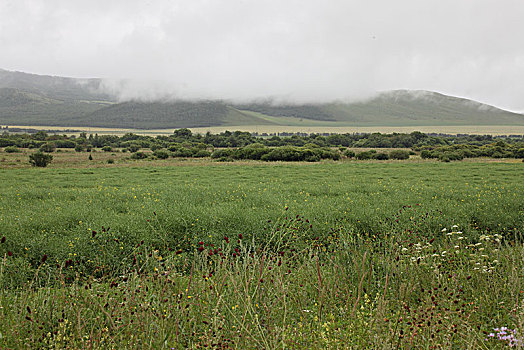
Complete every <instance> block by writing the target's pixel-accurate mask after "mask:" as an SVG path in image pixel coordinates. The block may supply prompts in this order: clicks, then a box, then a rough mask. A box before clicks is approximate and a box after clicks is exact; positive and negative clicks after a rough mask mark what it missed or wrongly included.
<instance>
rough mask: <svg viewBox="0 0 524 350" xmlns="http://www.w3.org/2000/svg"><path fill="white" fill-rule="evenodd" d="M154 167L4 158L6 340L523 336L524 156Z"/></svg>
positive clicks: (87, 342)
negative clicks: (19, 162) (44, 164)
mask: <svg viewBox="0 0 524 350" xmlns="http://www.w3.org/2000/svg"><path fill="white" fill-rule="evenodd" d="M97 154H100V155H104V156H107V157H109V156H110V154H105V153H97ZM54 155H56V154H54ZM95 156H96V155H95ZM95 158H96V157H95ZM100 162H101V163H100V165H102V163H103V161H100ZM133 164H135V165H141V166H133ZM155 164H156V163H154V162H139V163H129V164H126V166H120V167H119V166H113V167H102V168H98V167H88V168H84V167H81V166H80V165H79V166H78V167H67V166H65V164H61V165H60V162H58V163H55V165H54V167H51V168H45V169H35V168H30V169H22V168H16V167H15V168H12V169H10V168H3V169H0V184H2V185H1V188H2V191H1V193H0V236H2V237H5V240H4V239H2V243H1V244H0V253H1V254H2V258H3V261H2V263H1V266H0V284H1V285H2V291H1V294H0V347H2V348H47V347H49V348H90V347H91V348H115V349H117V348H118V349H121V348H163V347H164V348H202V347H208V348H355V347H356V348H370V347H374V348H393V347H395V348H431V347H436V348H441V347H442V348H493V347H503V346H505V345H508V344H510V341H514V342H515V343H518V342H519V341H520V342H521V341H522V340H521V339H522V330H523V329H524V328H523V327H524V308H523V306H522V298H523V297H524V294H523V293H524V292H523V289H524V288H523V286H524V248H523V246H522V233H523V232H524V220H523V218H524V204H523V203H524V182H523V181H522V179H523V178H524V167H523V164H522V163H521V162H519V163H517V162H498V163H493V162H484V161H480V162H479V161H477V162H460V163H439V162H433V161H405V162H403V161H390V162H357V161H345V162H336V163H335V162H322V163H315V164H305V163H297V164H290V163H276V164H268V163H259V162H247V163H224V164H220V163H210V162H207V161H200V162H183V161H178V162H176V163H169V165H188V164H189V165H193V166H162V167H160V166H154V165H155ZM52 165H53V163H52ZM115 165H118V161H117V162H116V163H115ZM500 327H508V330H502V331H501V330H500ZM495 328H498V330H494V329H495ZM500 332H505V333H507V334H501V335H500V334H499V333H500ZM513 332H515V334H513ZM491 333H493V335H491ZM506 335H507V336H508V338H504V339H500V338H502V337H505V336H506ZM510 335H511V336H512V337H513V338H511V339H513V340H511V339H510V338H509V336H510ZM519 339H520V340H519ZM520 344H521V345H522V343H520Z"/></svg>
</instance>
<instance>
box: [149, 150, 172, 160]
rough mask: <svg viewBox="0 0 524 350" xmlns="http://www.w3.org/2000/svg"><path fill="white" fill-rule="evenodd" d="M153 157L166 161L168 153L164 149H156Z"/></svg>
mask: <svg viewBox="0 0 524 350" xmlns="http://www.w3.org/2000/svg"><path fill="white" fill-rule="evenodd" d="M153 155H154V156H155V157H157V158H158V159H167V158H169V151H166V150H165V149H157V150H156V151H154V152H153Z"/></svg>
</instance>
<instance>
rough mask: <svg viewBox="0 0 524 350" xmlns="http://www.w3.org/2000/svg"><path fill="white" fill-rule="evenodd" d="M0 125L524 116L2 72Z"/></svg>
mask: <svg viewBox="0 0 524 350" xmlns="http://www.w3.org/2000/svg"><path fill="white" fill-rule="evenodd" d="M0 125H45V126H91V127H111V128H126V129H127V128H131V129H170V128H186V127H187V128H191V127H206V126H241V125H292V126H308V127H309V126H447V125H451V126H458V125H524V115H522V114H518V113H512V112H508V111H505V110H502V109H499V108H496V107H493V106H489V105H486V104H482V103H479V102H476V101H472V100H468V99H464V98H458V97H453V96H447V95H443V94H440V93H437V92H430V91H410V90H395V91H388V92H383V93H380V94H378V95H376V96H375V97H373V98H370V99H368V100H365V101H360V102H353V103H344V102H332V103H323V104H275V103H272V102H271V101H265V102H256V103H243V104H235V103H230V102H227V101H206V100H203V101H177V100H175V101H172V100H159V101H154V102H143V101H126V102H118V101H117V99H116V97H115V96H112V95H110V94H108V93H105V92H104V90H103V89H102V80H100V79H74V78H64V77H53V76H43V75H36V74H27V73H22V72H10V71H5V70H0Z"/></svg>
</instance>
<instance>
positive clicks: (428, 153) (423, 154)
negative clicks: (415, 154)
mask: <svg viewBox="0 0 524 350" xmlns="http://www.w3.org/2000/svg"><path fill="white" fill-rule="evenodd" d="M420 157H421V158H422V159H429V158H436V157H435V156H434V155H433V153H432V152H431V151H428V150H427V149H425V150H423V151H422V152H420Z"/></svg>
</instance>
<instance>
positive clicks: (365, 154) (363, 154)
mask: <svg viewBox="0 0 524 350" xmlns="http://www.w3.org/2000/svg"><path fill="white" fill-rule="evenodd" d="M355 157H356V158H357V159H358V160H365V159H371V158H373V153H372V152H369V151H367V152H360V153H359V154H357V155H356V156H355Z"/></svg>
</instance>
